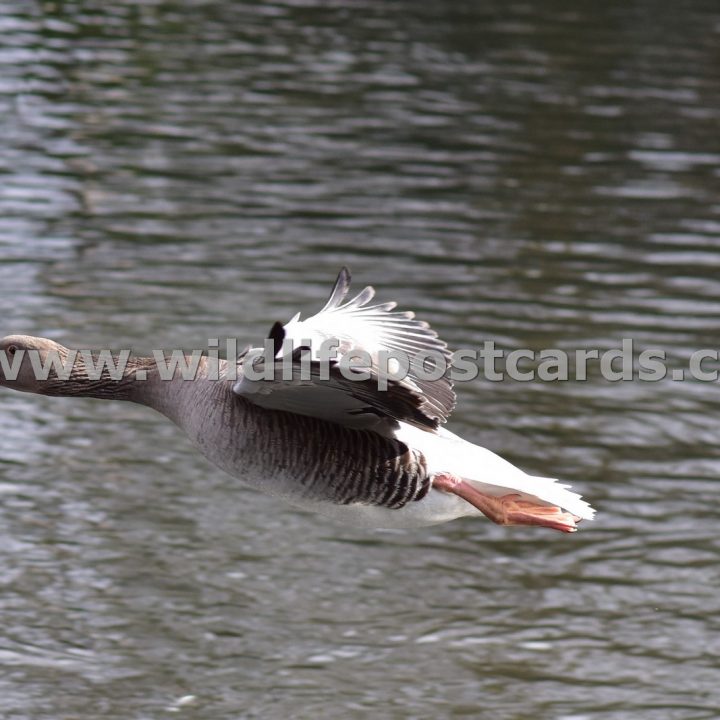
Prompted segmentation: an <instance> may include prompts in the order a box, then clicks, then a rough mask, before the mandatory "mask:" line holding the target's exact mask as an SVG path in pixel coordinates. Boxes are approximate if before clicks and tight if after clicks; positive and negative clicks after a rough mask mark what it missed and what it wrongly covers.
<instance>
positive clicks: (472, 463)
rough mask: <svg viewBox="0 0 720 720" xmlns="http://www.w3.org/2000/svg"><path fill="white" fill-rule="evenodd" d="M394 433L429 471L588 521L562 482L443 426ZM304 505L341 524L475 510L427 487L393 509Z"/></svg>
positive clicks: (429, 519)
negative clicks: (537, 473) (525, 469)
mask: <svg viewBox="0 0 720 720" xmlns="http://www.w3.org/2000/svg"><path fill="white" fill-rule="evenodd" d="M396 436H397V438H398V439H399V440H402V441H403V442H404V443H406V444H407V445H409V446H410V447H411V448H414V449H417V450H419V451H421V452H422V453H423V454H424V456H425V459H426V461H427V468H428V472H429V473H430V474H431V475H432V474H434V473H438V472H445V473H451V474H453V475H457V476H458V477H461V478H463V479H464V480H467V481H469V482H471V483H472V484H473V485H474V486H475V487H476V488H477V489H478V490H480V492H483V493H486V494H488V495H494V496H501V495H507V494H511V493H519V494H520V495H521V496H522V498H523V499H525V500H530V501H533V502H537V503H540V504H544V505H556V506H558V507H561V508H563V509H564V510H566V511H568V512H570V513H572V514H573V515H577V516H578V517H580V518H583V519H586V520H592V518H593V516H594V515H595V510H593V508H591V507H590V505H588V503H586V502H585V501H584V500H582V499H581V497H580V495H578V494H577V493H574V492H571V491H570V490H569V489H568V487H569V486H568V485H563V484H561V483H560V482H558V481H557V480H554V479H552V478H544V477H535V476H533V475H528V474H527V473H525V472H523V471H522V470H520V469H519V468H517V467H515V466H514V465H513V464H512V463H509V462H508V461H507V460H503V458H501V457H500V456H499V455H496V454H495V453H493V452H491V451H490V450H487V449H486V448H483V447H480V446H478V445H473V444H472V443H469V442H467V441H466V440H463V439H462V438H459V437H458V436H457V435H454V434H453V433H451V432H449V431H448V430H445V429H442V428H441V429H440V430H438V431H437V432H436V433H429V432H426V431H424V430H420V429H418V428H415V427H414V426H412V425H407V424H405V423H401V427H400V429H399V430H398V432H397V433H396ZM308 509H312V510H314V511H315V512H319V513H321V514H323V515H326V516H328V517H331V518H333V519H335V520H337V521H339V522H342V523H347V524H352V525H356V526H360V527H375V528H410V527H418V526H422V525H433V524H436V523H442V522H447V521H448V520H453V519H455V518H459V517H464V516H466V515H480V514H481V513H480V511H479V510H477V509H476V508H475V507H473V506H472V505H470V504H469V503H468V502H466V501H465V500H462V499H461V498H459V497H458V496H457V495H452V494H450V493H447V492H444V491H439V490H433V489H431V490H430V492H428V494H427V495H426V496H425V497H424V498H423V499H422V500H420V501H417V502H410V503H408V504H407V505H405V506H404V507H402V508H400V509H396V510H390V509H387V508H382V507H375V506H368V505H333V504H331V503H322V504H319V505H318V504H316V503H313V504H312V506H308Z"/></svg>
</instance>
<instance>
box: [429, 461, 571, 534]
mask: <svg viewBox="0 0 720 720" xmlns="http://www.w3.org/2000/svg"><path fill="white" fill-rule="evenodd" d="M432 487H434V488H435V489H436V490H443V491H444V492H449V493H453V494H454V495H457V496H458V497H461V498H462V499H463V500H465V501H467V502H469V503H470V504H471V505H472V506H473V507H476V508H477V509H478V510H479V511H480V512H481V513H482V514H483V515H485V516H487V517H488V518H490V520H492V521H493V522H494V523H497V524H498V525H537V526H540V527H547V528H551V529H553V530H559V531H560V532H566V533H571V532H575V531H576V530H577V526H576V525H575V523H576V522H578V521H579V520H580V519H581V518H579V517H578V516H577V515H572V514H571V513H569V512H565V511H564V510H562V508H559V507H557V506H555V505H542V504H540V503H534V502H532V501H530V500H523V499H522V496H521V495H519V494H518V493H510V494H508V495H501V496H499V497H497V496H495V495H487V494H485V493H482V492H480V491H479V490H478V489H477V488H476V487H474V486H473V485H472V484H471V483H469V482H467V480H463V479H462V478H460V477H458V476H457V475H452V474H450V473H436V474H435V475H433V477H432Z"/></svg>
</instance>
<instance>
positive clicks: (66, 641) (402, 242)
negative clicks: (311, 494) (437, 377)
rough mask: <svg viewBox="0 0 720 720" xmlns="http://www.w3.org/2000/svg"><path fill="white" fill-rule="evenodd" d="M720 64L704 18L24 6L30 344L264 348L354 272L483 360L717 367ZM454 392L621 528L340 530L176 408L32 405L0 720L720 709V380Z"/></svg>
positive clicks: (4, 74) (6, 37) (7, 131)
mask: <svg viewBox="0 0 720 720" xmlns="http://www.w3.org/2000/svg"><path fill="white" fill-rule="evenodd" d="M719 46H720V6H718V4H717V2H709V1H708V2H703V1H702V0H688V1H687V2H683V3H670V2H642V1H637V2H620V0H610V1H609V2H606V3H580V4H575V5H573V6H572V7H570V6H568V5H567V4H561V3H556V2H552V1H551V2H547V3H525V2H511V3H504V2H497V1H495V0H492V1H491V2H486V3H479V2H477V3H475V2H469V1H466V2H448V3H440V2H422V3H415V2H407V1H404V0H398V1H397V2H385V3H379V2H368V1H366V0H360V1H358V2H355V3H343V2H328V3H323V2H313V1H312V0H299V1H297V2H296V1H294V0H292V1H288V2H285V3H281V2H272V3H257V4H256V3H245V2H229V1H227V2H189V1H188V2H148V3H135V2H129V0H120V1H118V2H113V3H103V2H99V0H96V1H95V2H93V1H91V0H88V1H78V2H44V3H40V2H35V1H34V0H28V1H22V2H21V1H20V0H17V1H16V2H0V130H1V133H0V260H1V262H0V318H1V320H0V335H4V334H9V333H11V332H22V333H27V334H34V335H45V336H50V337H52V338H54V339H56V340H58V341H60V342H62V343H64V344H66V345H68V346H71V347H96V348H101V347H111V348H116V349H119V348H125V347H132V348H134V349H135V350H136V351H138V352H140V353H146V352H148V351H149V350H150V349H152V348H163V347H164V348H176V347H182V348H188V349H190V348H203V347H205V346H206V344H207V340H208V338H225V337H228V336H230V337H237V338H238V339H239V340H240V341H241V342H253V341H257V339H258V338H260V337H263V336H264V335H265V334H266V333H267V330H268V329H269V327H270V325H271V323H272V322H273V321H274V320H286V319H289V317H290V316H291V315H292V314H294V313H295V312H296V311H297V310H302V311H303V312H304V313H308V312H311V311H313V310H315V309H317V308H319V307H320V306H321V304H322V303H324V301H325V298H326V296H327V293H328V292H329V290H330V287H331V284H332V281H333V280H334V277H335V275H336V273H337V271H338V269H339V267H340V266H341V265H342V264H347V265H349V266H350V268H351V269H352V271H353V274H354V276H355V279H356V283H358V284H359V285H360V287H362V284H369V283H372V284H374V285H375V286H376V287H377V288H378V290H379V294H380V297H381V298H384V299H394V300H397V301H399V303H400V304H401V307H403V308H407V309H414V310H416V311H417V312H418V314H419V315H420V317H422V318H424V319H426V320H428V321H430V322H431V323H432V324H433V326H434V327H435V328H436V329H437V330H438V331H439V332H440V334H441V335H442V336H443V337H444V338H445V339H446V340H447V341H448V342H449V344H450V345H451V346H452V347H453V348H479V347H481V346H482V343H483V342H484V341H485V340H494V341H495V342H496V343H497V345H498V347H500V348H503V349H505V350H512V349H515V348H529V349H533V350H541V349H543V348H560V349H564V350H567V351H569V352H572V351H574V350H575V349H577V348H598V349H600V350H601V351H603V350H607V349H610V348H615V347H620V343H621V341H622V339H623V338H632V339H633V340H634V342H635V345H636V348H637V350H638V352H639V351H640V350H642V349H646V348H658V349H662V350H664V351H665V352H666V353H667V358H668V364H669V366H670V367H671V368H676V369H677V368H683V367H686V366H687V364H688V360H689V358H690V356H691V354H692V353H693V352H694V351H695V350H698V349H703V348H709V349H718V348H719V347H720V139H719V134H718V127H719V121H720V76H719V75H718V47H719ZM704 367H705V368H707V369H711V368H712V367H713V363H712V362H709V361H706V363H705V364H704ZM715 367H717V364H715ZM457 390H458V396H459V403H458V408H457V411H456V413H455V414H454V416H453V418H452V421H451V423H450V428H451V429H452V430H453V431H455V432H457V433H459V434H461V435H463V436H464V437H466V438H468V439H470V440H472V441H474V442H477V443H479V444H482V445H485V446H487V447H489V448H491V449H492V450H494V451H495V452H498V453H500V454H501V455H503V456H504V457H506V458H508V459H509V460H511V461H513V462H514V463H516V464H518V465H519V466H521V467H522V468H524V469H525V470H527V471H529V472H532V473H533V474H539V475H550V476H555V477H560V478H563V479H566V480H567V481H569V482H571V483H572V484H573V486H574V487H575V488H576V489H577V490H578V491H580V492H582V493H583V494H584V495H585V496H586V497H587V498H588V499H589V500H590V501H591V502H592V503H593V504H594V506H595V507H596V508H597V509H598V517H597V520H596V521H595V522H593V523H584V524H583V526H582V529H581V532H579V533H577V534H576V535H574V536H564V535H560V534H555V533H551V532H548V531H543V530H533V529H522V528H520V529H518V528H515V529H507V528H499V527H496V526H494V525H492V524H491V523H489V522H485V521H483V520H470V519H466V520H461V521H456V522H454V523H450V524H446V525H441V526H436V527H431V528H426V529H420V530H415V531H402V532H400V531H395V532H369V531H363V530H354V529H351V528H345V527H339V526H336V525H333V524H332V523H330V522H329V521H325V520H323V519H322V518H320V517H316V516H314V515H312V514H308V513H304V512H300V511H298V510H295V509H293V508H291V507H289V506H286V505H282V506H279V505H278V504H277V503H276V502H274V501H273V500H272V499H270V498H268V497H265V496H263V495H260V494H258V493H256V492H254V491H251V490H249V489H246V488H244V487H243V486H242V485H241V484H240V483H239V482H238V481H236V480H233V479H230V478H228V477H227V476H225V475H223V474H222V473H221V472H220V471H218V470H216V469H214V468H213V467H211V466H210V465H209V464H208V463H207V462H205V461H204V460H203V458H201V457H200V456H199V455H197V454H196V453H195V452H194V451H193V450H192V448H191V447H190V445H189V443H188V442H187V441H186V440H185V439H184V437H183V436H182V435H181V433H180V432H179V431H178V430H176V429H175V428H174V427H172V426H171V425H170V424H169V423H168V422H166V421H164V420H163V419H162V418H160V416H157V415H154V414H153V413H152V412H151V411H149V410H146V409H144V408H140V407H134V406H130V405H124V404H120V403H118V404H112V403H107V404H103V403H102V402H96V401H91V400H64V399H55V400H53V399H47V398H40V397H32V396H23V395H19V394H15V393H12V392H10V391H7V390H3V391H1V392H0V698H1V699H0V706H1V708H2V709H1V710H0V713H2V715H3V717H5V718H12V719H13V720H21V719H25V718H28V719H31V720H58V718H63V719H65V718H68V719H70V718H73V719H75V718H77V719H81V718H82V719H85V718H93V719H94V718H104V719H107V720H116V719H117V720H121V719H122V720H127V719H129V718H130V719H137V720H146V719H149V718H152V719H155V718H165V717H175V716H182V717H187V718H203V719H207V718H212V719H213V720H219V719H220V718H222V719H225V718H228V719H230V718H313V719H315V718H323V719H334V718H338V717H352V718H365V717H373V718H385V717H387V718H422V719H424V718H446V717H453V718H461V717H466V718H478V717H483V718H484V717H487V718H493V720H505V719H507V720H526V719H528V718H538V719H542V720H545V719H548V720H625V719H632V720H635V719H641V720H701V719H704V718H707V719H708V720H710V719H714V718H717V717H718V708H719V707H720V661H719V659H718V658H719V656H720V593H719V592H718V587H719V586H720V563H719V561H720V542H719V540H718V526H719V518H718V488H719V487H720V485H719V479H720V423H719V422H718V419H719V418H720V402H719V401H720V389H719V388H718V384H717V383H712V382H699V381H693V380H690V379H688V380H685V381H683V382H679V381H673V380H672V379H671V376H668V377H667V378H666V379H665V380H662V381H659V382H637V381H635V382H608V381H607V380H604V379H603V378H602V377H601V376H600V374H599V373H597V372H590V373H589V375H588V379H587V380H586V381H584V382H579V381H573V382H561V383H550V382H539V381H538V382H532V383H527V382H524V383H522V382H513V381H505V382H499V383H494V382H489V381H487V380H485V379H483V378H479V379H478V380H476V381H474V382H471V383H462V384H460V385H459V386H458V388H457Z"/></svg>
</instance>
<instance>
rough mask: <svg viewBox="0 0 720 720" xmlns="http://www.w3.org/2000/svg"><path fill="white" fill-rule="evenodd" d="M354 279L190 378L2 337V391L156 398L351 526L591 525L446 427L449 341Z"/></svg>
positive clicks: (535, 481)
mask: <svg viewBox="0 0 720 720" xmlns="http://www.w3.org/2000/svg"><path fill="white" fill-rule="evenodd" d="M349 288H350V273H349V272H348V270H347V269H346V268H343V269H342V270H341V271H340V274H339V276H338V278H337V281H336V283H335V287H334V288H333V291H332V293H331V295H330V299H329V300H328V301H327V303H326V304H325V307H323V309H322V310H321V311H320V312H319V313H317V314H316V315H313V316H312V317H309V318H307V319H306V320H301V319H300V315H299V314H298V315H296V316H295V317H293V318H292V319H291V320H290V321H289V322H288V323H286V324H285V325H282V324H280V323H275V324H274V325H273V326H272V328H271V330H270V333H269V336H268V338H267V339H266V341H265V345H264V347H262V348H252V349H249V350H247V351H244V352H243V353H241V354H240V356H239V357H238V358H237V360H236V361H234V360H230V361H225V360H219V361H218V360H215V359H213V360H214V362H215V365H214V366H213V362H211V358H208V357H206V356H203V357H202V358H200V359H199V362H198V363H197V366H196V369H195V372H194V374H193V376H192V377H191V378H188V377H186V376H185V374H184V373H183V372H182V369H181V368H180V366H179V365H177V366H176V367H175V368H174V370H172V371H171V377H169V378H168V377H164V376H163V373H162V372H161V370H162V368H161V367H160V363H159V359H158V356H157V354H154V357H153V358H138V357H127V356H126V357H124V358H122V357H120V358H118V357H115V358H114V360H117V361H118V365H117V368H119V371H118V372H111V370H110V369H109V368H108V367H107V366H106V365H102V366H101V371H100V372H99V373H97V372H94V373H93V372H91V369H92V370H95V367H94V366H93V367H92V368H91V367H90V366H91V365H93V363H92V360H93V358H96V357H97V354H96V355H92V354H90V353H87V354H86V353H84V352H83V353H80V354H77V353H76V352H75V351H71V350H69V349H68V348H65V347H63V346H62V345H60V344H58V343H56V342H54V341H52V340H48V339H45V338H38V337H31V336H27V335H10V336H7V337H5V338H3V339H2V340H0V385H3V386H6V387H8V388H12V389H15V390H20V391H23V392H31V393H38V394H41V395H47V396H72V397H92V398H103V399H116V400H129V401H132V402H136V403H140V404H143V405H147V406H149V407H151V408H153V409H155V410H157V411H159V412H160V413H162V414H163V415H165V416H166V417H168V418H169V419H170V420H172V421H173V422H175V423H176V424H177V425H178V426H179V427H180V428H182V429H183V430H184V431H185V433H187V435H188V436H189V437H190V439H191V440H192V441H193V442H194V443H195V445H196V446H197V448H198V449H199V450H200V452H201V453H203V454H204V455H205V456H206V457H207V458H208V459H209V460H210V461H211V462H213V463H214V464H215V465H217V466H219V467H220V468H222V469H223V470H225V471H226V472H227V473H229V474H230V475H232V476H234V477H237V478H239V479H240V480H242V481H244V482H246V483H248V484H250V485H252V486H253V487H255V488H257V489H259V490H261V491H263V492H266V493H268V494H270V495H272V496H274V497H278V498H282V499H284V500H286V501H288V502H290V503H293V504H295V505H298V506H300V507H303V508H306V509H312V510H315V511H317V512H319V513H321V514H324V515H327V516H330V517H332V518H334V519H336V520H338V521H340V522H344V523H348V524H353V525H358V526H362V527H368V528H373V527H377V528H405V527H414V526H420V525H430V524H434V523H441V522H446V521H448V520H452V519H454V518H459V517H463V516H468V515H481V514H482V515H485V516H487V517H488V518H489V519H490V520H492V521H493V522H495V523H498V524H501V525H535V526H540V527H547V528H551V529H554V530H559V531H562V532H568V533H569V532H574V531H575V530H576V529H577V523H578V522H579V521H580V520H582V519H592V517H593V515H594V510H593V509H592V508H591V507H590V505H588V503H586V502H585V501H584V500H582V499H581V498H580V496H579V495H577V494H576V493H573V492H571V491H570V490H569V489H568V486H566V485H563V484H561V483H559V482H557V481H556V480H554V479H550V478H545V477H535V476H531V475H528V474H526V473H525V472H523V471H522V470H520V469H519V468H517V467H515V466H514V465H512V464H511V463H509V462H507V461H506V460H503V459H502V458H501V457H499V456H498V455H496V454H494V453H493V452H491V451H490V450H487V449H485V448H483V447H480V446H478V445H474V444H472V443H470V442H467V441H466V440H463V439H461V438H460V437H458V436H457V435H454V434H453V433H451V432H449V431H448V430H446V429H445V428H444V427H443V425H444V423H445V422H446V420H447V418H448V416H449V415H450V413H451V412H452V410H453V407H454V405H455V393H454V392H453V388H452V382H451V379H450V372H449V366H450V362H451V354H450V352H449V351H448V349H447V346H446V345H445V343H444V342H442V341H441V340H440V339H439V338H438V336H437V334H436V333H435V332H434V331H433V330H431V329H430V327H429V326H428V325H427V323H424V322H421V321H419V320H416V319H415V318H414V315H413V313H411V312H399V311H397V310H395V307H396V305H395V303H392V302H385V303H379V304H371V301H372V299H373V297H374V295H375V291H374V290H373V288H372V287H366V288H365V289H364V290H363V291H362V292H360V293H359V294H358V295H356V296H355V297H353V298H351V299H349V300H348V299H347V298H348V293H349ZM429 358H432V359H433V363H431V365H433V367H432V368H431V369H430V370H428V359H429ZM111 359H112V358H111ZM88 360H89V361H90V362H89V361H88ZM120 360H122V361H123V362H122V363H120ZM185 360H189V359H188V358H185ZM54 361H59V362H54ZM188 367H189V365H188ZM438 367H439V368H440V372H439V373H438V372H435V370H436V369H437V368H438ZM48 368H49V369H48ZM43 369H44V372H38V370H43ZM166 369H167V368H166Z"/></svg>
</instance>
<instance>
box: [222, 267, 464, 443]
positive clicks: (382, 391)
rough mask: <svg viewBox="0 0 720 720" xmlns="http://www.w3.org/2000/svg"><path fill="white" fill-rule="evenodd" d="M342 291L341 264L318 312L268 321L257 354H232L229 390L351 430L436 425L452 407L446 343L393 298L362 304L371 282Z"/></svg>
mask: <svg viewBox="0 0 720 720" xmlns="http://www.w3.org/2000/svg"><path fill="white" fill-rule="evenodd" d="M349 289H350V273H349V271H348V270H347V268H343V269H342V270H341V271H340V274H339V275H338V278H337V281H336V282H335V287H334V288H333V291H332V293H331V294H330V298H329V300H328V301H327V303H326V304H325V306H324V307H323V309H322V310H321V311H320V312H319V313H317V314H316V315H313V316H311V317H309V318H307V319H306V320H301V319H300V315H299V314H297V315H295V317H293V318H292V319H291V320H290V321H289V322H288V323H287V324H286V325H284V326H283V325H281V324H280V323H275V324H274V325H273V327H272V329H271V331H270V334H269V337H268V340H267V341H266V348H264V349H263V351H257V350H252V351H249V352H248V353H247V354H245V355H243V356H242V357H240V358H239V359H238V362H239V365H240V367H239V374H240V379H239V380H238V382H236V383H235V385H234V387H233V390H234V391H235V393H237V394H238V395H241V396H243V397H246V398H247V399H249V400H250V401H251V402H253V403H255V404H257V405H259V406H261V407H266V408H271V409H275V410H285V411H288V412H294V413H298V414H300V415H310V416H313V417H319V418H322V419H325V420H330V421H332V422H337V423H340V424H343V425H349V426H351V427H356V428H373V429H376V430H382V428H383V427H384V428H386V429H387V428H392V427H395V426H396V425H397V422H398V421H404V422H409V423H411V424H413V425H416V426H418V427H421V428H423V429H426V430H434V429H436V428H437V427H438V426H439V424H440V423H443V422H445V420H446V419H447V417H448V416H449V415H450V413H451V412H452V409H453V407H454V405H455V393H454V391H453V389H452V382H451V380H450V377H449V372H450V362H451V359H452V355H451V353H450V351H449V350H448V348H447V345H446V344H445V343H444V342H443V341H442V340H440V339H439V338H438V336H437V333H436V332H435V331H434V330H432V329H431V328H430V326H429V325H428V324H427V323H425V322H422V321H420V320H416V319H415V317H414V314H413V313H411V312H399V311H396V310H395V307H396V303H394V302H387V303H380V304H375V305H370V304H369V303H370V301H371V300H372V299H373V297H374V296H375V291H374V289H373V288H372V287H366V288H365V289H364V290H363V291H362V292H360V293H359V294H358V295H356V296H355V297H354V298H352V299H351V300H348V301H345V300H346V298H347V295H348V292H349Z"/></svg>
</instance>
